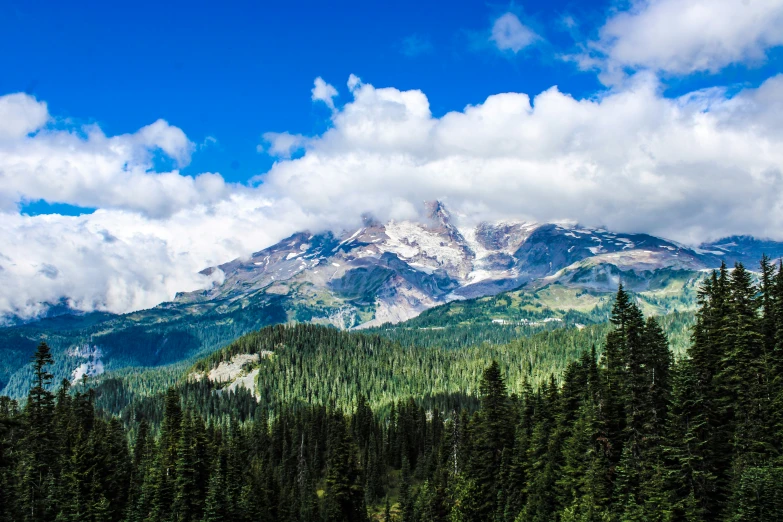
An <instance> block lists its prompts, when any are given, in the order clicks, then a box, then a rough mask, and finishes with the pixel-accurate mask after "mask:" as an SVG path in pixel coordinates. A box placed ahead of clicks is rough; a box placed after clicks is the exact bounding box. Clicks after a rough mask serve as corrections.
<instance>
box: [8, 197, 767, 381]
mask: <svg viewBox="0 0 783 522" xmlns="http://www.w3.org/2000/svg"><path fill="white" fill-rule="evenodd" d="M764 253H765V254H767V255H768V256H770V257H772V258H773V259H774V258H779V257H781V256H783V243H779V242H774V241H767V240H758V239H755V238H752V237H748V236H737V237H731V238H725V239H722V240H719V241H715V242H711V243H706V244H703V245H700V246H699V247H698V248H688V247H686V246H683V245H680V244H677V243H675V242H673V241H669V240H666V239H662V238H658V237H655V236H652V235H648V234H623V233H615V232H611V231H608V230H606V229H603V228H590V227H583V226H580V225H577V224H573V223H531V222H525V221H502V222H497V223H481V224H479V225H477V226H475V227H460V226H458V225H457V224H456V223H455V222H454V221H453V220H452V218H451V215H450V214H449V211H448V209H447V208H446V207H445V206H444V205H443V204H441V203H438V202H434V203H430V204H428V205H427V214H426V216H425V219H423V220H421V221H418V222H414V221H390V222H388V223H380V222H378V221H377V220H374V219H372V218H366V219H365V220H364V223H363V224H362V226H361V227H359V228H357V229H355V230H351V231H347V232H344V233H340V234H334V233H332V232H322V233H310V232H306V231H303V232H299V233H296V234H293V235H291V236H290V237H288V238H286V239H284V240H282V241H280V242H279V243H277V244H275V245H273V246H270V247H268V248H265V249H264V250H261V251H259V252H256V253H254V254H253V255H251V256H250V257H249V258H247V259H236V260H234V261H231V262H229V263H225V264H222V265H220V266H217V267H211V268H208V269H206V270H205V271H204V272H205V273H208V274H213V275H217V276H218V277H217V280H218V281H219V283H216V284H214V285H213V286H212V287H211V288H208V289H205V290H201V291H197V292H188V293H181V294H178V295H177V296H176V298H175V299H174V300H173V301H171V302H168V303H163V304H161V305H159V306H157V307H155V308H151V309H149V310H140V311H137V312H133V313H129V314H124V315H113V314H106V313H97V312H96V313H88V314H83V313H73V311H69V310H68V309H67V306H66V305H64V303H65V301H62V302H60V303H57V304H56V306H55V307H53V308H52V310H51V313H50V314H49V317H46V318H43V319H41V320H39V321H33V322H29V323H26V324H16V325H15V326H10V327H6V328H0V389H3V388H5V392H6V393H16V394H19V393H22V391H23V390H26V385H27V384H26V383H27V382H28V378H29V373H28V372H29V367H28V366H27V364H28V362H29V360H30V355H31V353H32V351H33V350H34V348H35V345H36V343H37V342H39V341H40V340H42V339H45V340H46V341H47V342H48V343H49V344H50V345H51V346H52V349H53V352H54V353H55V355H56V356H57V357H56V358H57V360H58V363H57V365H56V367H55V368H54V369H53V370H54V371H53V373H55V376H56V380H59V379H61V378H64V377H67V378H75V376H78V375H81V374H84V373H87V374H90V373H92V374H95V373H99V372H100V371H113V370H118V369H122V368H126V367H136V366H142V367H147V366H160V365H166V364H171V363H177V362H183V361H189V360H193V358H194V357H197V356H201V355H203V354H206V353H210V352H211V351H213V350H215V349H218V348H220V347H222V346H224V345H226V344H227V343H229V342H231V341H232V340H234V339H236V338H237V337H239V336H240V335H243V334H245V333H247V332H250V331H253V330H257V329H259V328H261V327H263V326H266V325H269V324H276V323H285V322H313V323H320V324H328V325H333V326H336V327H338V328H343V329H360V328H372V327H378V326H381V325H383V324H386V323H399V322H402V321H406V320H410V319H413V318H415V317H417V316H419V315H420V314H422V312H425V311H430V310H431V311H432V312H433V313H430V312H427V316H426V317H424V318H423V319H424V321H423V322H422V321H420V322H419V323H416V322H415V321H414V322H413V323H412V325H413V326H412V328H430V327H432V326H433V325H434V326H435V327H437V328H442V327H444V325H449V324H452V323H453V324H462V325H464V324H467V323H471V324H476V323H481V324H484V325H490V326H491V325H493V324H498V325H514V324H534V323H540V322H545V321H547V320H557V321H561V322H559V323H557V324H559V325H563V326H575V325H582V324H586V323H589V322H600V321H604V320H605V312H606V310H607V306H610V304H611V303H610V301H611V296H612V294H613V293H614V292H615V291H616V289H617V285H618V284H619V282H620V281H622V282H623V284H624V285H625V286H626V287H628V288H629V289H630V290H632V291H634V292H637V293H638V297H639V299H640V302H641V304H642V306H643V309H644V311H645V313H648V314H666V313H670V312H672V311H675V310H690V309H692V308H693V305H694V301H695V294H696V290H697V288H698V283H699V280H700V279H701V278H702V277H704V275H705V274H706V271H705V270H706V269H710V268H715V267H718V266H719V265H720V263H721V260H725V261H726V263H727V264H729V265H733V263H734V262H735V261H740V262H743V263H745V264H746V265H747V266H748V267H750V268H751V269H756V266H757V263H758V260H759V259H760V257H761V255H762V254H764ZM217 272H219V274H218V273H217ZM495 296H497V297H495ZM464 300H470V302H468V303H465V306H461V303H460V302H461V301H464ZM436 307H440V308H438V309H437V310H433V309H434V308H436ZM450 321H451V323H450ZM20 323H21V322H20ZM422 325H423V326H422ZM85 353H89V354H90V356H89V357H84V356H83V354H85ZM80 368H81V369H84V368H87V369H88V370H89V371H87V370H84V371H82V372H81V373H80V370H79V369H80Z"/></svg>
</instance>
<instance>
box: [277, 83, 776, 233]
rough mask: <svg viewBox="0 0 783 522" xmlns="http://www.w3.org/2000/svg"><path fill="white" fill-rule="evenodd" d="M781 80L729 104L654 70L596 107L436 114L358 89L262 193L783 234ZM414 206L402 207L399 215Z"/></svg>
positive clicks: (543, 103) (385, 93) (416, 99)
mask: <svg viewBox="0 0 783 522" xmlns="http://www.w3.org/2000/svg"><path fill="white" fill-rule="evenodd" d="M781 78H783V77H776V78H773V79H770V80H768V81H767V82H766V83H765V84H763V85H762V86H761V87H760V88H759V89H748V90H746V91H743V92H741V93H739V94H738V95H736V96H734V97H732V98H727V97H726V95H725V93H724V92H723V91H720V90H717V91H716V90H712V91H704V92H698V93H692V94H691V95H689V96H686V97H683V98H681V99H676V100H671V99H666V98H664V97H662V95H661V94H660V88H659V85H658V83H657V81H656V80H655V78H654V77H653V76H651V75H638V76H636V77H635V78H634V79H633V81H632V82H630V83H629V84H628V85H627V86H626V87H625V88H624V89H623V90H614V91H608V92H606V93H604V94H603V95H602V96H601V97H599V98H597V99H574V98H572V97H571V96H569V95H567V94H565V93H562V92H560V91H559V90H558V89H557V88H554V87H553V88H551V89H549V90H547V91H545V92H542V93H540V94H538V95H537V96H535V97H534V98H532V99H531V98H530V97H529V96H528V95H527V94H522V93H504V94H498V95H495V96H490V97H489V98H488V99H487V100H485V102H484V103H482V104H480V105H475V106H468V107H466V108H465V110H463V111H459V112H452V113H448V114H446V115H444V116H443V117H441V118H435V117H433V116H432V114H431V113H430V110H429V104H428V100H427V98H426V96H425V95H424V94H423V93H422V92H420V91H399V90H397V89H393V88H385V89H376V88H374V87H373V86H372V85H369V84H363V85H362V86H361V87H360V88H358V89H356V90H355V91H354V100H353V101H352V102H350V103H347V104H345V106H344V107H343V108H342V109H341V110H340V111H338V112H337V113H336V114H335V115H334V116H333V126H332V128H331V129H330V130H328V131H327V132H326V133H325V134H324V135H322V136H320V137H317V138H314V139H312V140H310V141H309V143H308V145H307V153H306V154H305V155H304V156H303V157H301V158H299V159H296V160H292V161H283V162H278V163H277V164H276V165H275V166H274V167H273V169H272V170H271V171H270V172H269V173H268V174H267V175H266V176H264V182H265V183H264V185H265V186H266V190H271V191H274V193H275V194H284V195H286V196H287V197H289V198H291V199H292V200H294V201H296V202H297V203H298V204H300V205H302V206H303V208H305V209H306V210H307V211H308V212H311V213H325V212H327V211H330V210H331V211H332V212H335V213H336V214H338V215H342V216H343V218H344V219H348V218H349V217H350V216H351V215H355V214H358V213H360V212H363V211H372V212H376V213H378V214H380V215H381V216H388V215H390V214H391V213H394V212H400V211H401V209H406V208H408V209H410V208H411V206H410V205H412V206H413V207H415V206H416V205H417V204H418V202H420V201H422V200H426V199H433V198H443V199H446V200H447V201H448V202H449V203H450V204H451V205H452V206H453V207H455V208H456V209H458V211H457V213H459V212H460V211H462V210H463V209H466V208H470V209H471V212H473V213H478V214H483V215H486V216H494V217H518V216H524V217H531V218H535V219H539V220H556V219H565V218H571V219H577V220H579V221H582V222H586V223H591V224H606V225H608V226H610V227H612V228H616V229H620V230H625V231H646V232H653V233H657V234H661V235H664V236H668V237H671V238H673V239H679V240H682V241H686V242H694V241H698V240H701V239H704V238H706V237H708V236H709V237H713V236H715V235H724V234H730V233H754V234H757V235H762V236H774V237H777V238H779V239H783V234H781V232H780V230H781V228H780V225H781V224H783V206H782V205H781V204H779V203H778V201H783V178H782V176H783V175H782V174H781V173H782V172H783V146H781V145H783V136H781V132H783V123H781V122H783V104H781V103H780V102H779V100H780V97H781V96H783V79H781ZM405 203H408V204H409V206H406V205H405Z"/></svg>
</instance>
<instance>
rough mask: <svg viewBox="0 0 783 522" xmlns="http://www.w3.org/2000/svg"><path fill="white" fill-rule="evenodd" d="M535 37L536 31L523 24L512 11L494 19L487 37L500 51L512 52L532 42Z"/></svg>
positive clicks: (516, 51)
mask: <svg viewBox="0 0 783 522" xmlns="http://www.w3.org/2000/svg"><path fill="white" fill-rule="evenodd" d="M536 38H537V36H536V33H534V32H533V31H532V30H531V29H530V28H529V27H527V26H525V25H524V24H523V23H522V22H521V21H520V20H519V17H517V15H515V14H514V13H506V14H504V15H503V16H501V17H500V18H498V19H497V20H495V23H494V24H493V25H492V35H491V36H490V37H489V39H490V41H492V42H494V43H495V45H496V46H497V48H498V49H500V50H501V51H512V52H514V53H518V52H519V51H521V50H522V49H524V48H525V47H527V46H528V45H530V44H532V43H533V42H534V41H535V40H536Z"/></svg>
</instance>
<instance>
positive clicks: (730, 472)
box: [0, 260, 783, 522]
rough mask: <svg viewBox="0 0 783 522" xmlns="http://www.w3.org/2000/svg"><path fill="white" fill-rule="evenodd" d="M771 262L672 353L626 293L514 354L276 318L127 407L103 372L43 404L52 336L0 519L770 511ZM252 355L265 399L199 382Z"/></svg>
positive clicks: (776, 336)
mask: <svg viewBox="0 0 783 522" xmlns="http://www.w3.org/2000/svg"><path fill="white" fill-rule="evenodd" d="M764 263H766V260H765V261H763V262H762V277H761V279H760V283H759V284H758V285H757V284H756V283H754V282H753V280H752V278H751V277H750V276H749V274H748V272H747V271H746V270H744V268H743V267H742V266H741V265H738V266H737V267H735V269H734V270H733V271H729V270H728V269H726V268H725V267H723V268H722V269H721V270H720V271H718V272H716V273H714V274H713V275H712V276H710V277H708V278H707V279H706V280H705V282H704V283H703V285H702V288H701V291H700V294H699V305H700V306H699V310H698V312H697V313H696V316H695V325H694V326H693V328H692V341H691V343H690V345H689V347H688V349H687V352H686V356H685V357H684V358H680V359H677V360H675V358H674V357H673V356H672V353H671V351H670V350H669V342H668V340H669V339H668V338H667V337H668V336H667V332H674V333H675V335H680V332H681V329H682V328H684V325H686V324H687V322H688V321H689V317H690V316H687V315H680V316H678V317H675V318H672V317H665V318H661V319H655V318H648V319H647V320H645V319H644V317H643V314H642V311H641V307H642V306H643V303H641V302H640V301H639V300H637V299H636V298H635V297H634V296H632V295H630V294H628V293H626V292H625V290H624V289H623V288H622V287H621V288H620V289H619V291H618V293H617V295H616V298H615V300H614V301H613V303H612V304H611V315H610V319H611V320H610V323H608V324H594V325H587V326H584V327H583V328H575V327H574V328H561V329H555V330H544V331H539V332H536V333H533V334H532V335H530V336H529V337H524V338H519V339H515V340H512V341H510V342H508V343H506V344H503V345H490V344H484V345H482V346H472V347H471V346H460V345H459V343H458V342H455V343H454V344H452V345H450V346H448V347H441V346H437V345H433V346H429V347H426V348H422V347H416V346H415V345H412V344H404V343H400V342H398V341H394V340H390V339H388V338H385V337H383V336H381V335H378V333H377V332H376V333H375V334H359V333H349V332H341V331H338V330H336V329H332V328H325V327H317V326H311V325H297V326H274V327H269V328H265V329H263V330H261V331H259V332H256V333H253V334H250V335H246V336H244V337H242V338H240V339H238V340H237V341H236V342H234V343H232V344H230V345H229V346H227V347H226V348H224V349H222V350H220V351H218V352H216V353H214V354H212V355H210V356H209V357H207V358H205V359H202V360H200V361H198V362H196V363H195V364H194V365H193V366H192V367H190V368H188V369H186V370H185V371H184V376H183V377H182V378H180V379H175V380H174V385H173V386H171V387H170V388H169V389H167V390H166V391H165V392H159V393H151V394H149V395H147V396H141V395H137V396H133V394H132V392H131V393H130V394H129V395H128V396H127V397H126V398H124V399H123V400H117V399H115V398H113V397H112V394H113V393H124V392H123V390H124V389H125V388H124V384H123V383H122V380H119V383H118V382H116V381H114V380H111V379H106V380H102V381H100V382H97V383H95V387H94V388H91V387H90V384H89V383H87V384H84V383H82V384H80V385H78V386H75V387H74V388H73V389H71V387H70V384H69V382H68V381H67V380H66V381H64V382H63V383H62V385H61V387H60V389H59V390H58V391H57V393H56V394H53V393H52V392H51V391H50V389H49V388H50V381H51V380H52V379H53V377H52V372H51V371H50V367H51V366H53V358H52V354H51V351H50V349H49V346H48V345H47V344H43V343H42V344H41V345H39V346H38V348H37V350H36V352H35V354H34V359H33V364H32V366H31V377H32V378H31V384H32V386H31V388H30V391H29V394H28V398H27V401H26V403H25V405H24V408H20V407H19V405H18V404H17V402H16V401H14V400H12V399H10V398H8V397H2V398H0V486H2V488H0V520H31V521H32V520H36V521H38V520H44V521H48V520H52V521H56V520H79V521H81V520H86V521H89V522H98V521H104V520H109V521H124V520H128V521H134V522H135V521H165V522H168V521H173V520H176V521H180V520H182V521H202V520H209V521H211V520H238V521H248V522H249V521H251V520H253V521H256V520H261V521H265V520H269V521H271V520H275V521H277V520H280V521H310V520H335V521H336V520H349V521H368V520H370V518H373V519H383V520H389V519H396V520H400V521H404V522H407V521H410V522H420V521H421V522H423V521H445V520H450V521H468V520H470V521H473V520H476V521H478V520H482V521H484V520H491V521H503V522H511V521H541V522H544V521H547V522H548V521H551V520H555V521H596V522H597V521H601V522H604V521H637V520H639V521H645V522H647V521H674V520H676V521H679V520H683V521H707V520H727V521H744V520H777V519H780V518H781V517H783V487H781V484H783V467H782V466H781V454H782V453H783V437H782V436H781V435H783V433H782V432H781V425H782V424H781V422H780V417H779V413H778V412H777V411H776V406H778V405H781V404H783V389H782V388H783V386H782V385H781V382H782V380H783V378H782V377H781V375H783V373H781V370H782V369H783V360H781V357H780V354H781V352H783V350H781V349H780V346H781V341H780V340H781V339H783V330H781V328H783V316H780V315H779V314H783V271H779V273H774V270H772V269H771V268H770V267H769V266H766V267H765V266H764ZM764 274H766V275H764ZM248 353H258V354H261V355H263V357H260V358H259V360H258V361H257V362H254V363H252V365H253V366H254V367H253V368H252V369H253V370H257V375H258V377H257V382H256V386H257V392H258V395H257V396H254V395H253V394H252V393H251V391H248V390H245V389H243V388H237V389H235V390H234V391H229V390H228V389H227V388H226V387H225V384H220V383H213V382H211V381H210V380H209V379H208V378H207V376H206V374H207V373H208V372H209V371H210V370H211V369H213V368H215V367H216V366H219V365H220V364H222V363H225V362H227V361H230V360H231V359H232V358H233V357H234V356H236V355H238V354H248ZM54 364H55V365H56V363H54ZM250 369H251V368H245V371H248V370H250ZM194 374H195V375H194ZM197 375H200V378H197ZM139 382H141V380H140V381H139ZM97 401H101V402H102V403H103V404H108V405H113V408H114V409H115V411H114V413H116V414H117V415H112V413H111V412H99V411H98V410H97V409H96V402H97ZM129 441H133V443H132V444H131V443H130V442H129ZM393 499H395V500H396V502H393ZM393 508H394V509H393Z"/></svg>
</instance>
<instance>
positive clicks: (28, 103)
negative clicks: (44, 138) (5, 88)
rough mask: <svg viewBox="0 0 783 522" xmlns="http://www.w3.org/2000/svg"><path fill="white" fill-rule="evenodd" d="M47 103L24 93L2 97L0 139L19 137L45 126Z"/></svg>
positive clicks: (0, 104)
mask: <svg viewBox="0 0 783 522" xmlns="http://www.w3.org/2000/svg"><path fill="white" fill-rule="evenodd" d="M48 119H49V111H48V110H47V108H46V104H45V103H43V102H39V101H38V100H36V99H35V98H33V97H32V96H28V95H26V94H24V93H16V94H9V95H7V96H1V97H0V141H2V140H11V139H18V138H21V137H23V136H25V135H27V134H30V133H31V132H33V131H36V130H38V129H40V128H41V127H43V126H44V124H45V123H46V122H47V120H48Z"/></svg>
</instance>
